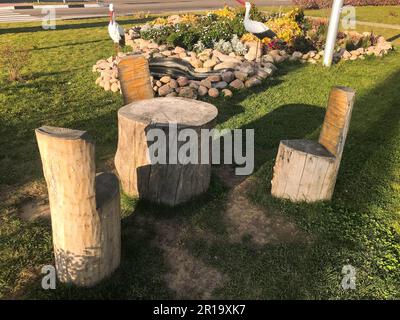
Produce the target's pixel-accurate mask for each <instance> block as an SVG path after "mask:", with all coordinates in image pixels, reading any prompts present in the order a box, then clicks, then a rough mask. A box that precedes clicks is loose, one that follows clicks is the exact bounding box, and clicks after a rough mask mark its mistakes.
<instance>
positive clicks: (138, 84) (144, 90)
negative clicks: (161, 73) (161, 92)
mask: <svg viewBox="0 0 400 320" xmlns="http://www.w3.org/2000/svg"><path fill="white" fill-rule="evenodd" d="M118 77H119V80H120V84H121V91H122V95H123V97H124V103H125V104H128V103H131V102H134V101H138V100H143V99H151V98H153V97H154V92H153V88H152V87H151V81H150V69H149V63H148V61H147V59H146V58H145V57H144V56H143V55H132V56H126V57H123V58H121V61H120V62H119V63H118Z"/></svg>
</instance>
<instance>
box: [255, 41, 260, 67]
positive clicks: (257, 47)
mask: <svg viewBox="0 0 400 320" xmlns="http://www.w3.org/2000/svg"><path fill="white" fill-rule="evenodd" d="M259 42H260V39H257V49H256V60H255V61H256V62H257V56H258V44H259Z"/></svg>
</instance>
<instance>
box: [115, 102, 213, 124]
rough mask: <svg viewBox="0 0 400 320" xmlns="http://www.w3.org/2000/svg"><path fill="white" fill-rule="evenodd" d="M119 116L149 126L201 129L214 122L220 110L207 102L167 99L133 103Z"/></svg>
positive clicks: (122, 109) (125, 107)
mask: <svg viewBox="0 0 400 320" xmlns="http://www.w3.org/2000/svg"><path fill="white" fill-rule="evenodd" d="M118 115H119V116H122V117H125V118H128V119H131V120H134V121H139V122H143V123H148V124H157V125H163V124H166V125H168V124H169V123H176V124H178V125H179V126H187V127H200V126H204V125H206V124H207V123H209V122H211V121H213V120H214V119H215V118H216V117H217V115H218V109H217V108H216V107H215V106H213V105H212V104H210V103H207V102H202V101H198V100H193V99H186V98H174V97H165V98H155V99H146V100H140V101H135V102H132V103H130V104H127V105H126V106H124V107H122V108H121V109H119V111H118Z"/></svg>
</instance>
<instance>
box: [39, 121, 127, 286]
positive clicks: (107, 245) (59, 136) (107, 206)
mask: <svg viewBox="0 0 400 320" xmlns="http://www.w3.org/2000/svg"><path fill="white" fill-rule="evenodd" d="M36 138H37V141H38V145H39V150H40V156H41V159H42V164H43V172H44V176H45V179H46V183H47V187H48V193H49V202H50V211H51V222H52V231H53V246H54V255H55V261H56V269H57V275H58V278H59V280H60V281H61V282H64V283H71V284H75V285H78V286H92V285H95V284H96V283H98V282H99V281H101V280H102V279H104V278H105V277H106V276H108V275H109V274H111V273H112V272H113V271H114V270H115V269H116V268H117V267H118V265H119V260H120V207H119V205H120V204H119V187H118V179H117V178H116V177H115V176H114V175H113V174H102V175H99V176H98V177H96V175H95V160H94V144H93V142H92V141H91V140H90V139H89V138H88V136H87V134H86V132H84V131H77V130H70V129H64V128H54V127H41V128H39V129H37V130H36Z"/></svg>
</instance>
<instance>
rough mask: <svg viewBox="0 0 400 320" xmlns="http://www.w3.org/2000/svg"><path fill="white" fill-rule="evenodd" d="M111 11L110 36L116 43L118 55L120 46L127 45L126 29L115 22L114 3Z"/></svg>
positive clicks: (110, 8)
mask: <svg viewBox="0 0 400 320" xmlns="http://www.w3.org/2000/svg"><path fill="white" fill-rule="evenodd" d="M109 11H110V23H109V24H108V34H109V35H110V38H111V39H112V41H113V42H114V45H115V50H116V52H117V54H118V51H119V48H120V46H124V45H125V32H124V28H122V27H121V26H120V25H119V24H118V23H117V22H116V21H115V13H114V5H113V4H112V3H110V6H109Z"/></svg>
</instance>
